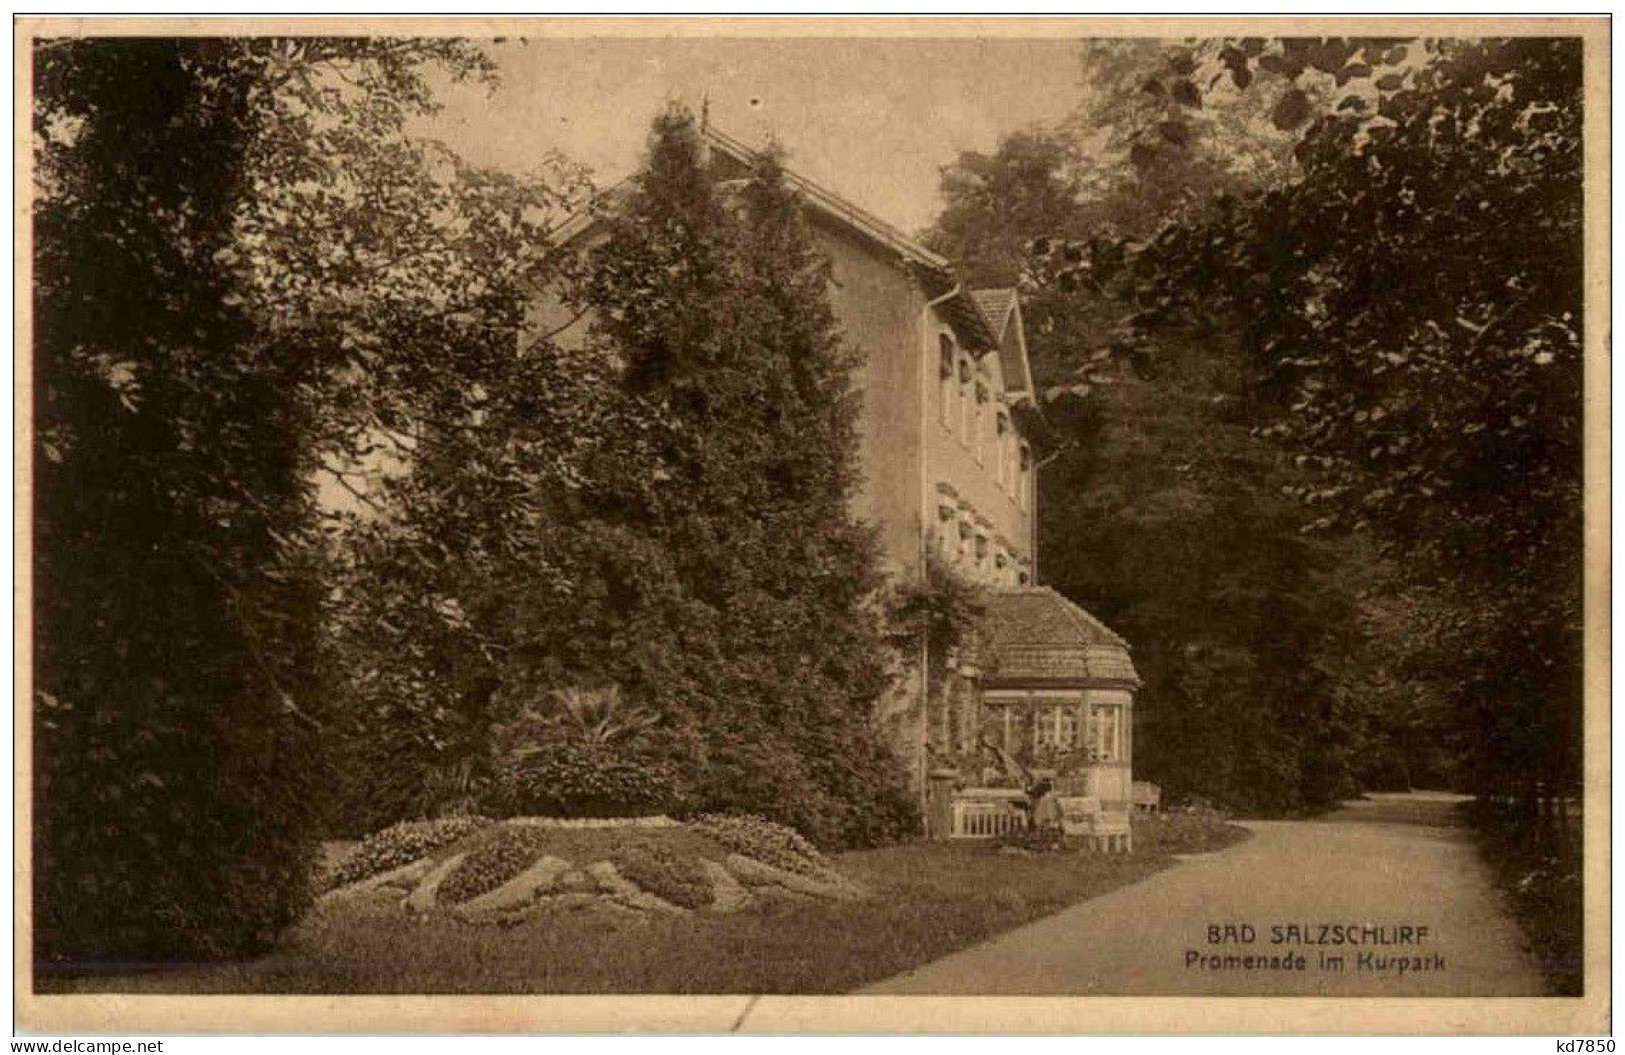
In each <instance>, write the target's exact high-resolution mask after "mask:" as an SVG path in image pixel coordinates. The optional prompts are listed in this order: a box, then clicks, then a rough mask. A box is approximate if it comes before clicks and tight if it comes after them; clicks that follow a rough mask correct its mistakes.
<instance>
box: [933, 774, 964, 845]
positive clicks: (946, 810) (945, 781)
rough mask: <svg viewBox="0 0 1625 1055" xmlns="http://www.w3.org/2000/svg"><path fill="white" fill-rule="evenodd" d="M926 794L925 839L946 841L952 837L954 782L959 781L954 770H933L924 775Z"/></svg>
mask: <svg viewBox="0 0 1625 1055" xmlns="http://www.w3.org/2000/svg"><path fill="white" fill-rule="evenodd" d="M926 777H927V781H926V782H927V784H928V789H927V794H926V811H925V837H926V838H927V839H947V838H951V837H952V836H953V827H954V819H953V811H954V781H955V780H957V779H959V771H958V770H956V769H933V770H931V772H930V773H928V774H927V775H926Z"/></svg>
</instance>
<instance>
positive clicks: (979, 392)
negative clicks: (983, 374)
mask: <svg viewBox="0 0 1625 1055" xmlns="http://www.w3.org/2000/svg"><path fill="white" fill-rule="evenodd" d="M986 402H987V385H985V384H983V383H982V382H981V381H977V382H976V409H975V417H974V418H973V419H972V423H971V432H970V437H971V443H972V444H973V445H974V450H975V452H976V464H977V465H981V464H982V462H983V460H984V457H985V455H984V452H983V448H984V447H986V446H987V435H986V433H987V426H986V425H984V424H983V423H982V404H984V403H986Z"/></svg>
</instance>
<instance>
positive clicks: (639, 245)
mask: <svg viewBox="0 0 1625 1055" xmlns="http://www.w3.org/2000/svg"><path fill="white" fill-rule="evenodd" d="M590 268H591V271H592V277H591V279H590V281H589V283H588V286H587V290H586V294H585V297H586V303H587V304H588V305H590V306H591V308H592V309H593V313H594V317H595V319H596V320H597V321H596V324H595V326H596V330H597V333H598V335H599V338H600V339H601V340H603V341H605V342H606V343H607V345H608V346H609V347H611V348H613V349H615V350H616V352H617V353H618V355H619V356H620V357H621V358H622V359H623V360H624V361H625V362H626V364H627V373H626V378H627V384H628V385H629V386H630V387H631V389H632V390H633V391H635V392H637V393H639V394H640V395H642V396H644V397H645V398H650V399H656V400H658V401H659V402H660V403H661V405H663V406H665V407H666V408H668V410H669V413H670V414H671V417H672V424H671V429H670V431H669V432H668V433H667V437H666V438H667V442H666V444H665V446H664V449H663V450H662V451H661V454H662V456H663V458H664V460H665V463H666V473H667V477H668V478H667V479H665V480H663V482H662V484H661V486H660V488H659V490H658V491H657V492H656V494H655V496H654V498H653V501H652V502H650V503H647V504H645V505H643V506H642V507H641V508H635V509H632V510H627V509H625V508H623V509H621V510H618V511H616V514H617V516H618V517H619V519H620V520H621V522H622V523H626V524H630V525H633V526H635V527H636V529H637V530H640V531H646V532H649V533H651V534H652V535H653V537H654V538H656V539H657V540H658V541H659V542H660V544H661V545H662V546H663V547H664V549H665V551H666V553H667V554H669V559H670V561H671V565H672V568H673V570H674V572H675V575H676V578H677V582H678V583H680V584H681V587H682V589H683V592H684V593H685V594H686V596H687V597H688V603H689V604H690V605H691V606H693V607H695V608H696V609H697V610H698V612H700V613H703V615H702V616H701V618H700V619H699V620H698V621H697V622H696V624H695V625H696V626H703V627H705V628H706V629H707V631H708V633H709V634H710V635H711V640H710V641H709V642H707V646H706V648H705V649H704V651H703V652H701V653H698V654H694V655H692V656H691V659H690V662H691V669H690V671H689V673H690V677H691V678H693V679H694V681H695V684H696V687H697V688H699V689H700V691H699V692H698V693H697V695H696V697H695V699H694V700H693V701H692V706H693V707H694V708H695V710H694V717H695V718H696V719H697V720H698V721H699V722H700V723H701V726H702V728H703V729H704V733H705V737H706V740H707V756H708V757H707V761H706V764H705V766H704V767H703V768H702V769H701V770H700V772H699V774H698V779H699V786H698V788H697V794H698V796H699V798H700V799H701V801H702V802H705V803H708V804H710V805H713V806H733V807H743V808H751V809H756V810H760V811H764V812H769V813H772V814H775V815H778V816H780V817H781V818H783V819H786V820H789V821H792V822H793V823H795V824H796V825H797V826H798V827H801V828H803V829H804V830H806V831H807V832H808V833H809V834H811V835H813V836H814V837H816V838H818V839H819V840H820V841H824V842H828V843H853V842H868V841H874V840H877V839H882V838H886V837H890V836H895V835H896V834H897V833H898V832H899V831H901V830H903V828H904V827H906V826H907V825H908V824H909V823H911V820H910V817H909V806H908V798H907V796H906V794H905V792H904V790H903V785H902V781H901V773H900V769H899V766H898V764H897V761H896V760H895V759H894V758H892V757H891V756H890V755H889V753H888V752H887V751H886V750H885V749H884V748H882V747H881V746H880V740H879V737H878V736H877V734H876V731H875V730H874V728H873V726H872V715H873V710H874V703H875V701H876V699H877V698H878V697H879V695H880V694H881V693H882V692H883V691H885V689H886V686H887V679H886V671H887V666H888V664H887V659H888V657H887V654H886V651H885V649H886V646H885V642H884V638H883V636H882V634H881V627H880V625H879V621H878V613H877V611H876V610H875V608H874V605H873V599H874V596H875V592H876V589H877V587H878V586H879V579H878V575H877V556H876V549H875V542H874V539H873V537H872V535H871V533H870V532H869V530H868V529H866V528H865V527H863V526H862V525H860V524H858V523H856V522H855V521H854V520H853V519H852V518H851V515H850V499H851V497H852V494H853V491H854V488H855V487H856V485H857V446H856V444H857V435H856V414H857V403H856V395H855V393H854V391H853V387H852V384H853V378H852V367H853V365H854V364H853V361H852V358H851V354H850V352H849V351H847V350H846V349H845V347H844V346H843V345H842V343H841V341H840V339H839V335H838V333H837V330H836V325H835V318H834V315H833V312H832V311H831V308H830V306H829V304H828V301H827V296H826V287H827V281H828V277H827V263H826V262H825V261H824V259H823V258H822V256H821V255H820V254H819V253H818V252H817V251H816V250H815V248H814V246H813V243H812V241H811V236H810V232H809V230H808V228H807V226H806V223H805V221H804V219H803V218H802V216H801V212H800V205H799V203H798V201H797V199H796V197H795V196H794V194H793V193H792V192H791V191H790V189H789V188H788V186H787V184H786V182H785V180H784V177H783V174H782V171H781V170H780V168H779V165H778V162H777V160H776V158H775V157H774V156H773V155H771V154H769V155H768V156H767V157H765V158H764V159H763V160H762V161H761V163H760V164H759V165H758V166H757V167H756V169H755V171H754V172H752V173H751V176H750V178H749V180H748V182H746V183H745V184H744V185H743V187H742V188H741V189H740V190H739V191H738V192H737V197H735V196H733V195H731V194H730V193H729V191H728V189H727V185H718V183H717V181H716V178H715V176H714V174H713V173H712V172H711V171H710V170H709V169H708V168H707V166H706V165H705V164H704V163H703V162H702V160H701V142H700V138H699V133H698V130H697V128H696V127H695V124H694V121H693V118H692V117H691V116H690V115H688V114H687V113H685V112H683V111H680V110H672V111H669V112H667V113H666V114H664V115H663V116H662V117H661V118H660V119H659V120H658V121H657V122H656V127H655V131H654V134H653V136H652V138H651V146H650V155H649V159H648V163H647V165H646V166H645V168H644V170H643V172H642V174H641V175H640V176H639V177H638V178H637V180H636V181H635V186H634V188H633V190H632V192H631V195H630V197H629V199H628V200H627V201H626V202H625V203H624V206H623V207H622V208H621V209H620V210H619V211H618V213H617V215H616V216H615V218H614V219H613V220H612V222H611V226H610V230H609V234H608V237H607V238H606V239H605V241H604V242H603V243H602V244H601V245H600V246H599V247H598V248H596V249H595V250H594V252H593V258H592V261H591V263H590Z"/></svg>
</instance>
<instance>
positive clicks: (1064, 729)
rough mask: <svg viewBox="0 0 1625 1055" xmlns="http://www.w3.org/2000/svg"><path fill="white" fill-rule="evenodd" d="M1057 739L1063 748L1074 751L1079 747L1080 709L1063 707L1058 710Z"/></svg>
mask: <svg viewBox="0 0 1625 1055" xmlns="http://www.w3.org/2000/svg"><path fill="white" fill-rule="evenodd" d="M1057 714H1058V715H1059V718H1058V719H1057V723H1058V724H1057V728H1056V733H1055V736H1056V739H1057V740H1059V741H1060V742H1061V746H1062V747H1064V748H1066V749H1067V750H1069V751H1070V750H1072V749H1073V748H1075V747H1077V746H1078V709H1077V708H1076V707H1061V708H1059V709H1058V711H1057Z"/></svg>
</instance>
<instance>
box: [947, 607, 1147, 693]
mask: <svg viewBox="0 0 1625 1055" xmlns="http://www.w3.org/2000/svg"><path fill="white" fill-rule="evenodd" d="M979 657H980V666H981V677H982V681H983V682H984V684H993V685H997V684H999V683H1013V682H1022V683H1032V682H1065V683H1069V684H1079V683H1087V684H1099V685H1127V686H1129V687H1138V685H1139V684H1140V678H1139V674H1138V673H1137V672H1136V671H1135V669H1134V661H1133V660H1132V659H1131V658H1130V656H1129V647H1128V642H1126V641H1124V640H1123V639H1122V638H1121V637H1120V636H1118V635H1117V634H1116V633H1115V632H1113V631H1112V629H1111V628H1110V627H1108V626H1107V625H1106V624H1105V623H1102V622H1101V621H1100V620H1098V619H1096V618H1095V617H1094V616H1092V615H1090V614H1089V613H1088V612H1086V611H1084V610H1083V609H1082V608H1080V607H1078V606H1077V605H1075V604H1073V603H1072V602H1071V601H1069V600H1067V599H1066V598H1065V597H1062V596H1061V595H1060V594H1058V593H1056V592H1055V591H1054V590H1052V589H1050V588H1049V587H1047V586H1022V587H1005V588H1001V589H995V590H990V591H988V594H987V604H986V612H985V614H984V616H983V619H982V627H981V648H980V650H979Z"/></svg>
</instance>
